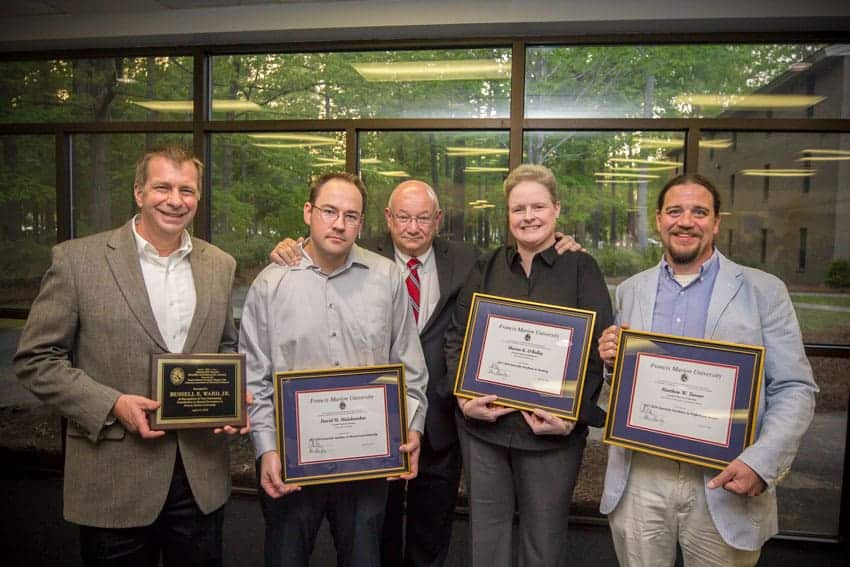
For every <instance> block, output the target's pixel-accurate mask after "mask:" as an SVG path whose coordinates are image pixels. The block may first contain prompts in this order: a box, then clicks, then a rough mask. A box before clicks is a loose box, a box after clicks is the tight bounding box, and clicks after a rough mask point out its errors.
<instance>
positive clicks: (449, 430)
mask: <svg viewBox="0 0 850 567" xmlns="http://www.w3.org/2000/svg"><path fill="white" fill-rule="evenodd" d="M384 216H385V218H386V221H387V231H388V234H387V235H386V236H385V237H384V238H383V239H382V240H381V241H379V242H377V243H376V244H375V245H374V246H373V248H374V250H375V251H376V252H377V253H379V254H381V255H383V256H385V257H386V258H389V259H390V260H393V261H394V262H395V263H396V265H397V266H398V267H399V268H400V269H401V270H402V271H403V273H404V274H405V276H406V277H405V283H406V286H407V290H408V295H409V296H410V305H411V311H413V312H415V313H416V314H415V318H416V326H417V328H418V331H419V338H420V341H421V343H422V350H423V352H424V353H425V362H426V363H427V365H428V376H429V379H428V390H427V394H428V415H427V417H426V422H425V433H424V435H423V437H422V442H421V449H420V451H421V452H420V455H419V475H418V476H417V477H416V478H415V479H410V480H408V481H407V483H406V485H407V486H406V489H407V490H406V493H405V483H402V482H394V483H390V487H389V498H388V500H387V511H386V519H385V522H384V534H383V541H382V544H381V556H382V565H384V567H395V566H398V565H405V566H417V567H418V566H439V565H442V564H443V563H444V562H445V559H446V556H447V554H448V550H449V544H450V542H451V535H452V520H453V516H454V509H455V502H456V500H457V490H458V485H459V483H460V470H461V457H460V447H459V445H458V437H457V428H456V426H455V420H454V407H455V404H456V402H455V398H454V396H453V395H452V390H453V385H454V376H447V375H446V359H445V355H444V353H443V341H444V337H445V334H446V330H447V328H448V325H449V322H450V321H451V317H452V313H454V309H455V301H456V299H457V295H458V293H459V292H460V289H461V288H462V287H463V284H464V282H465V281H466V278H467V277H468V276H469V272H470V270H471V269H472V267H473V265H474V263H475V260H476V257H477V254H476V252H475V250H474V249H473V248H472V247H471V246H469V245H467V244H464V243H461V242H454V241H450V240H447V239H445V238H442V237H440V236H437V233H438V231H439V228H440V223H441V222H442V218H443V212H442V210H441V209H440V202H439V199H438V197H437V194H436V192H435V191H434V189H432V188H431V187H430V186H429V185H428V184H427V183H425V182H423V181H417V180H408V181H403V182H402V183H400V184H399V185H397V186H396V187H395V189H393V191H392V193H391V195H390V199H389V202H388V203H387V207H386V208H385V209H384ZM558 236H560V237H561V238H560V239H559V244H558V251H559V253H563V252H565V251H568V250H579V249H580V248H581V247H580V246H578V245H577V244H576V243H575V241H574V240H573V239H572V238H570V237H568V236H567V237H564V236H563V235H558ZM270 257H271V259H272V261H274V262H277V263H280V264H290V265H292V264H294V263H297V262H299V261H300V248H299V246H298V245H297V243H295V242H294V241H292V240H290V239H287V240H284V241H282V242H280V243H279V244H278V245H277V246H276V247H275V249H274V250H273V251H272V253H271V255H270ZM405 497H406V498H405ZM405 502H406V505H405ZM405 510H406V514H405ZM403 516H406V519H407V521H406V523H405V522H403V520H402V518H403Z"/></svg>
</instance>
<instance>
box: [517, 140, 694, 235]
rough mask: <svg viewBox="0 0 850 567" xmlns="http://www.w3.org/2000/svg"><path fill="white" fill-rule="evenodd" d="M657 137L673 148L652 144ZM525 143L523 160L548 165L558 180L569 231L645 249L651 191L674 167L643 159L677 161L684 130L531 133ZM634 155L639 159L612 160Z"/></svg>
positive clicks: (664, 179) (649, 219) (634, 157)
mask: <svg viewBox="0 0 850 567" xmlns="http://www.w3.org/2000/svg"><path fill="white" fill-rule="evenodd" d="M654 139H658V140H663V141H668V140H669V144H668V145H671V146H673V148H657V147H653V143H652V141H653V140H654ZM524 143H525V148H524V149H525V161H527V162H529V163H542V164H543V165H546V166H548V167H550V168H551V169H552V170H553V172H554V173H555V176H556V178H557V179H558V186H559V189H560V194H561V218H562V223H563V225H564V228H565V230H566V231H567V232H569V233H571V234H575V235H577V236H578V238H579V239H580V240H581V242H583V243H585V245H587V246H590V247H594V248H595V247H599V246H601V245H606V244H610V245H614V244H616V245H637V246H638V247H639V248H641V249H643V248H646V247H647V246H648V245H649V244H650V242H649V236H648V235H649V231H650V230H651V225H652V215H651V214H650V212H651V209H652V208H654V207H653V203H652V202H651V199H650V197H651V194H654V192H656V191H657V190H658V189H659V188H660V187H661V185H663V184H664V182H665V181H666V180H667V179H668V178H669V177H670V176H671V174H673V173H675V172H676V168H675V165H668V166H660V165H659V166H655V165H652V164H648V163H644V161H650V160H655V161H658V160H662V161H669V162H670V163H673V162H677V161H678V160H679V156H678V155H677V154H679V153H680V148H678V147H677V144H678V145H679V146H680V145H681V144H683V143H684V140H683V137H682V136H681V134H671V133H659V132H643V133H634V132H619V133H618V132H528V133H526V135H525V141H524ZM632 159H634V160H640V161H636V162H630V161H619V162H615V161H613V160H632ZM657 167H666V168H667V169H655V168H657ZM605 175H612V177H609V178H606V177H604V176H605ZM620 175H621V176H620ZM641 213H642V214H641Z"/></svg>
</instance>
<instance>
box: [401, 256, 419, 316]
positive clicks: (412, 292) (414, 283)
mask: <svg viewBox="0 0 850 567" xmlns="http://www.w3.org/2000/svg"><path fill="white" fill-rule="evenodd" d="M421 265H422V262H420V261H419V260H417V259H416V258H411V259H410V260H408V261H407V268H408V272H407V280H405V283H406V284H407V294H408V295H409V296H410V305H411V307H413V319H414V320H415V321H416V322H417V323H418V322H419V272H418V271H417V268H418V267H419V266H421Z"/></svg>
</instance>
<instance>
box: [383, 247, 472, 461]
mask: <svg viewBox="0 0 850 567" xmlns="http://www.w3.org/2000/svg"><path fill="white" fill-rule="evenodd" d="M433 247H434V260H435V261H436V262H437V279H438V280H439V282H440V301H439V302H438V303H437V307H436V308H435V309H434V312H433V313H432V314H431V317H430V318H429V319H428V321H427V322H426V323H425V326H424V327H423V329H422V332H421V333H420V336H419V338H420V340H421V341H422V351H423V352H424V353H425V364H426V365H427V366H428V390H427V394H428V415H427V417H426V420H425V436H424V440H423V442H425V443H428V444H430V446H431V448H432V449H434V450H435V451H440V450H443V449H446V448H448V447H450V446H451V445H452V444H454V443H455V442H456V441H457V428H456V426H455V420H454V407H455V404H456V402H455V398H454V394H453V391H454V380H455V377H454V376H447V375H446V356H445V353H444V350H443V343H444V341H445V337H446V331H447V330H448V327H449V323H451V320H452V313H454V310H455V303H456V302H457V297H458V294H460V290H461V288H462V287H463V284H464V283H465V282H466V279H467V277H468V276H469V273H470V272H471V271H472V268H473V267H474V265H475V260H476V256H477V255H476V252H475V250H474V249H473V248H472V247H471V246H468V245H466V244H463V243H459V242H452V241H450V240H446V239H444V238H440V237H437V238H435V239H434V243H433ZM374 250H375V251H376V252H377V253H379V254H382V255H384V256H386V257H387V258H389V259H391V260H394V259H395V247H394V246H393V241H392V238H390V236H389V235H387V237H386V238H385V239H383V240H382V241H380V242H379V243H377V245H376V246H375V247H374Z"/></svg>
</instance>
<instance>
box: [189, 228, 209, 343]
mask: <svg viewBox="0 0 850 567" xmlns="http://www.w3.org/2000/svg"><path fill="white" fill-rule="evenodd" d="M206 248H207V247H206V245H205V243H204V242H202V241H199V240H198V239H196V238H193V239H192V252H191V253H190V254H189V262H190V263H191V264H192V279H193V280H194V282H195V314H194V315H193V316H192V324H191V325H190V326H189V333H188V334H187V335H186V342H185V343H184V345H183V352H193V351H194V350H195V343H196V342H198V338H199V337H200V336H201V331H202V330H203V328H204V324H205V323H206V322H207V316H209V313H210V303H211V302H212V293H210V286H211V282H212V281H213V277H214V275H215V274H213V262H212V258H211V257H210V255H209V254H207V253H206V251H207V250H206Z"/></svg>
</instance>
